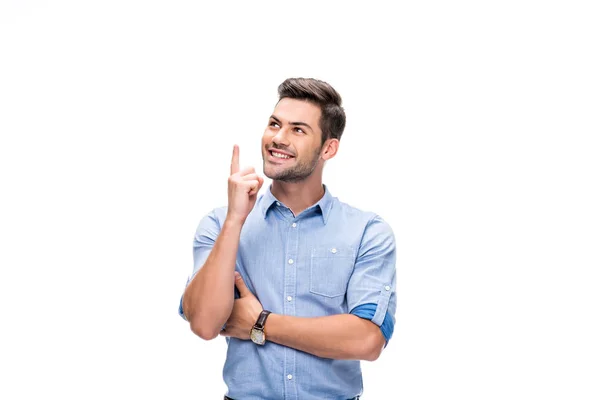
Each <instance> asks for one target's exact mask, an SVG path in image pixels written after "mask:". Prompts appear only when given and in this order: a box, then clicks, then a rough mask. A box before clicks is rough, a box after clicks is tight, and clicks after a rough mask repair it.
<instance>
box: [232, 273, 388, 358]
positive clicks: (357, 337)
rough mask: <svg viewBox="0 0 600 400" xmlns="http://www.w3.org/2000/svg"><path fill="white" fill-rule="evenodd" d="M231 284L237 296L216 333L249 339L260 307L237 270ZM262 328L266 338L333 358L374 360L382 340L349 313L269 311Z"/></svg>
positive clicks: (373, 327)
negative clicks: (311, 314)
mask: <svg viewBox="0 0 600 400" xmlns="http://www.w3.org/2000/svg"><path fill="white" fill-rule="evenodd" d="M235 284H236V286H237V288H238V290H239V292H240V298H239V299H237V300H235V302H234V306H233V310H232V312H231V315H230V316H229V319H228V320H227V329H225V330H223V331H221V332H220V334H221V335H222V336H230V337H235V338H237V339H242V340H249V339H250V330H251V329H252V327H253V326H254V323H255V322H256V320H257V319H258V316H259V314H260V312H261V311H262V309H263V308H262V305H261V304H260V302H259V301H258V299H257V298H256V296H254V294H253V293H252V292H251V291H250V289H248V287H247V286H246V284H245V282H244V280H243V279H242V277H241V276H240V275H239V274H237V273H236V280H235ZM264 329H265V333H266V336H267V340H268V341H271V342H274V343H278V344H281V345H284V346H288V347H292V348H294V349H297V350H301V351H304V352H307V353H310V354H313V355H315V356H318V357H323V358H333V359H337V360H367V361H374V360H376V359H377V358H378V357H379V355H380V354H381V350H382V349H383V347H384V345H385V343H386V341H385V340H386V339H385V337H384V335H383V333H382V331H381V329H380V328H379V327H378V326H377V325H376V324H375V323H373V322H371V321H369V320H366V319H363V318H360V317H358V316H356V315H352V314H337V315H330V316H325V317H314V318H305V317H293V316H288V315H279V314H270V315H269V317H268V318H267V323H266V325H265V328H264Z"/></svg>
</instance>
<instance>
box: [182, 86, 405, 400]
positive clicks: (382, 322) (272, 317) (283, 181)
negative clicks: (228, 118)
mask: <svg viewBox="0 0 600 400" xmlns="http://www.w3.org/2000/svg"><path fill="white" fill-rule="evenodd" d="M341 103H342V99H341V97H340V95H339V94H338V93H337V92H336V91H335V90H334V89H333V88H332V87H331V86H330V85H329V84H327V83H325V82H322V81H318V80H315V79H304V78H298V79H287V80H286V81H284V82H283V83H282V84H281V85H280V86H279V101H278V103H277V105H276V107H275V110H274V111H273V115H271V117H270V118H269V123H268V125H267V128H266V129H265V132H264V135H263V138H262V155H263V170H264V174H265V175H266V176H267V177H269V178H271V179H272V180H273V182H272V185H271V186H270V188H269V189H268V190H267V191H266V193H265V194H263V195H261V196H258V192H259V190H260V188H261V186H262V184H263V178H262V177H261V176H260V175H258V174H257V173H256V171H255V170H254V168H244V169H240V167H239V148H238V147H237V146H234V148H233V157H232V161H231V176H230V177H229V183H228V206H227V207H222V208H216V209H214V210H213V211H212V212H210V213H209V214H208V215H207V216H205V217H204V218H203V219H202V221H201V222H200V224H199V226H198V229H197V231H196V235H195V240H194V271H193V274H192V276H191V278H190V280H188V285H187V287H186V290H185V292H184V294H183V296H182V298H181V302H180V308H179V313H180V314H181V316H182V317H183V318H185V319H186V320H187V321H189V323H190V326H191V329H192V331H193V332H194V333H195V334H196V335H198V336H200V337H201V338H203V339H205V340H211V339H213V338H215V337H217V336H218V335H219V334H220V335H222V336H225V337H226V340H227V344H228V350H227V357H226V361H225V367H224V369H223V378H224V380H225V383H226V385H227V387H228V393H227V396H225V399H236V400H258V399H260V400H264V399H277V400H279V399H286V400H288V399H294V400H297V399H300V400H322V399H340V400H341V399H344V400H345V399H358V396H360V395H361V394H362V389H363V388H362V374H361V369H360V360H369V361H373V360H375V359H377V358H378V357H379V355H380V353H381V351H382V349H383V347H385V345H386V344H387V341H388V340H389V339H390V337H391V335H392V332H393V328H394V322H395V319H394V313H395V309H396V295H395V286H396V273H395V261H396V260H395V258H396V247H395V240H394V235H393V233H392V230H391V228H390V226H389V225H388V224H386V223H385V222H384V221H383V220H382V219H381V218H380V217H379V216H378V215H376V214H374V213H371V212H363V211H360V210H358V209H356V208H353V207H351V206H349V205H347V204H345V203H342V202H341V201H339V200H338V199H337V198H335V197H333V196H332V195H331V194H330V192H329V190H328V188H327V187H326V186H325V185H323V183H322V177H323V168H324V166H325V162H326V161H327V160H330V159H332V158H333V157H334V156H335V155H336V153H337V151H338V147H339V144H340V138H341V136H342V133H343V131H344V127H345V125H346V116H345V113H344V110H343V108H342V107H341ZM234 288H237V291H238V292H239V293H238V292H236V291H235V290H234Z"/></svg>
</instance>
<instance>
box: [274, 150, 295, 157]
mask: <svg viewBox="0 0 600 400" xmlns="http://www.w3.org/2000/svg"><path fill="white" fill-rule="evenodd" d="M271 154H273V157H277V158H291V157H290V156H286V155H285V154H281V153H275V152H274V151H272V152H271Z"/></svg>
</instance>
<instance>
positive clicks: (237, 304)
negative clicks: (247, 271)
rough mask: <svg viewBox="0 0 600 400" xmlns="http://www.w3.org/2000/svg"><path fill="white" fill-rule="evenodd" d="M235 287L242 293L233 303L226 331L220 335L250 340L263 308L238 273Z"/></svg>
mask: <svg viewBox="0 0 600 400" xmlns="http://www.w3.org/2000/svg"><path fill="white" fill-rule="evenodd" d="M235 286H236V287H237V288H238V290H239V291H240V298H239V299H236V300H235V301H234V302H233V310H232V311H231V315H230V316H229V319H228V320H227V323H226V329H224V330H222V331H221V333H220V335H221V336H230V337H234V338H237V339H242V340H250V331H251V330H252V327H253V326H254V324H255V323H256V320H257V319H258V316H259V315H260V313H261V312H262V310H263V308H262V305H261V304H260V302H259V301H258V299H257V298H256V297H255V296H254V295H253V294H252V292H251V291H250V289H248V287H247V286H246V284H245V283H244V280H243V279H242V277H241V275H240V274H239V273H238V272H236V273H235Z"/></svg>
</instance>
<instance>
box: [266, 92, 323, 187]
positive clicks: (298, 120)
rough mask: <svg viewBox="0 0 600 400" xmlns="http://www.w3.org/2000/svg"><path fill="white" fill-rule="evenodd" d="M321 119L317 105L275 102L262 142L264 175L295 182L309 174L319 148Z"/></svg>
mask: <svg viewBox="0 0 600 400" xmlns="http://www.w3.org/2000/svg"><path fill="white" fill-rule="evenodd" d="M320 118H321V109H320V108H319V106H316V105H314V104H312V103H309V102H307V101H302V100H295V99H290V98H283V99H281V100H280V101H279V103H277V106H275V110H274V111H273V115H271V117H270V118H269V124H268V125H267V128H266V129H265V133H264V135H263V139H262V147H263V148H262V154H263V168H264V174H265V175H266V176H268V177H269V178H271V179H273V180H279V181H283V182H298V181H302V180H304V179H306V178H307V177H308V176H310V174H312V172H313V171H314V170H315V168H316V166H317V164H318V162H319V159H320V152H321V149H322V146H321V128H320V127H319V120H320Z"/></svg>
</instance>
